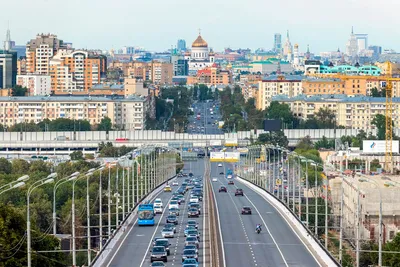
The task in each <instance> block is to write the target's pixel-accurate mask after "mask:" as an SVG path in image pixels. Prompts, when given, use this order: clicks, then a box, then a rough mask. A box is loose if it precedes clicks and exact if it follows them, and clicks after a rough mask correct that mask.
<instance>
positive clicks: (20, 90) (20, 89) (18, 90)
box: [11, 85, 28, 96]
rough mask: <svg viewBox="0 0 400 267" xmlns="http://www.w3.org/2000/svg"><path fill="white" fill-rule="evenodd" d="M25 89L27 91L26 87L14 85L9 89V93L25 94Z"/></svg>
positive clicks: (15, 94) (14, 94)
mask: <svg viewBox="0 0 400 267" xmlns="http://www.w3.org/2000/svg"><path fill="white" fill-rule="evenodd" d="M27 91H28V88H26V87H22V86H21V85H15V86H14V87H13V88H12V89H11V95H12V96H25V95H26V92H27Z"/></svg>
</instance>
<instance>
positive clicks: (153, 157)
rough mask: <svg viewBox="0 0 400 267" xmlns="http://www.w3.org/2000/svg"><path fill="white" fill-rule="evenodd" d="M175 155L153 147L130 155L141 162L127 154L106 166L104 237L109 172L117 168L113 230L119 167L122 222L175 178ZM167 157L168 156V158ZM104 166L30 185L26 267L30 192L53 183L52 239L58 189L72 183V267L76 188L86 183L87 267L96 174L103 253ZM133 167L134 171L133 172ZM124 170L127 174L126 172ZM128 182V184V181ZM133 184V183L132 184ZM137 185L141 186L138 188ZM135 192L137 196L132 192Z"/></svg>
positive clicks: (4, 188)
mask: <svg viewBox="0 0 400 267" xmlns="http://www.w3.org/2000/svg"><path fill="white" fill-rule="evenodd" d="M175 154H176V151H175V150H174V149H170V148H166V147H155V146H146V147H143V148H141V149H138V150H135V151H133V153H132V155H136V156H139V155H140V160H138V159H137V158H136V157H135V158H132V159H133V160H132V161H130V160H129V159H128V157H129V156H130V154H128V155H125V156H122V157H120V158H118V159H117V160H115V161H112V162H110V163H109V164H108V188H107V194H106V196H107V198H108V202H107V206H108V212H107V213H108V214H107V217H108V235H107V237H108V238H110V237H112V235H111V232H112V225H111V224H112V223H111V221H112V220H111V212H112V211H111V197H112V191H111V168H112V167H114V166H116V168H117V174H116V185H115V190H116V193H115V194H114V195H113V196H114V197H115V198H116V203H115V207H116V209H115V210H116V218H115V222H116V223H115V227H116V229H117V228H118V227H119V226H120V222H122V221H123V220H122V221H120V220H119V214H118V210H119V208H121V207H120V206H119V198H120V194H119V191H118V184H119V183H120V181H119V166H122V218H123V219H125V218H126V217H127V215H129V213H130V212H131V211H132V210H133V208H134V207H135V203H136V204H137V203H138V202H139V201H140V200H141V199H142V198H143V197H144V196H145V195H147V194H148V193H149V192H151V191H152V190H154V188H156V187H157V186H159V185H160V184H162V183H164V182H165V181H167V180H168V179H169V178H171V177H173V176H174V175H175V173H176V172H175V170H176V158H175ZM168 155H169V156H168ZM105 167H106V165H105V164H103V165H101V166H100V167H98V168H93V169H90V170H88V171H87V172H85V173H83V174H81V173H80V172H74V173H73V174H71V175H69V176H67V177H63V178H61V179H59V180H57V181H56V182H55V180H56V178H57V173H51V174H50V175H48V176H47V177H45V178H42V179H40V180H38V181H36V182H34V183H33V184H32V185H30V187H29V189H28V191H27V254H28V257H27V260H28V264H27V265H28V267H31V266H32V247H31V242H32V241H31V222H30V198H31V194H32V192H33V191H34V190H35V189H36V188H38V187H40V186H43V185H46V184H50V183H54V182H55V184H54V187H53V214H52V217H53V235H54V236H56V234H57V213H56V192H57V189H58V188H59V187H60V186H61V185H63V184H66V183H68V182H72V205H71V213H72V219H71V220H72V221H71V222H72V229H71V230H72V237H71V238H72V266H76V264H77V262H76V252H77V249H76V238H77V237H76V233H75V229H76V221H75V219H76V215H75V184H76V183H77V182H78V181H79V180H81V179H86V220H87V225H86V228H87V236H86V237H87V250H86V251H87V258H88V265H90V264H91V261H92V259H91V251H92V248H91V239H92V237H91V231H90V229H91V227H92V226H91V224H90V216H91V214H90V194H89V189H90V187H89V185H90V184H89V183H90V181H89V180H90V178H91V177H92V176H93V174H94V173H96V172H99V240H100V242H99V249H100V252H101V251H102V249H103V236H104V235H103V202H102V196H103V191H102V190H103V189H102V178H103V177H102V172H103V170H104V169H105ZM135 167H136V169H134V168H135ZM125 169H126V172H125ZM27 180H29V176H28V175H24V176H21V177H20V178H18V179H17V180H16V181H13V182H11V183H8V184H6V185H3V186H0V195H1V194H3V193H5V192H7V191H9V190H12V189H16V188H20V187H23V186H24V185H25V182H26V181H27ZM130 180H131V181H130ZM135 180H136V183H135ZM125 182H127V188H125ZM139 183H140V185H139ZM135 190H136V192H135ZM125 192H127V197H128V200H127V205H128V206H127V210H126V202H125V201H126V195H125Z"/></svg>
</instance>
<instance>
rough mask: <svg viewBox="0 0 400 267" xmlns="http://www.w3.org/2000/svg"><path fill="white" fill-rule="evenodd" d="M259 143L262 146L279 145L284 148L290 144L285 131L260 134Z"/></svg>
mask: <svg viewBox="0 0 400 267" xmlns="http://www.w3.org/2000/svg"><path fill="white" fill-rule="evenodd" d="M257 141H258V142H259V143H262V144H273V145H275V144H277V145H279V146H282V147H287V146H288V144H289V140H288V139H287V137H286V136H285V133H284V132H283V131H276V132H271V133H263V134H260V135H259V136H258V139H257Z"/></svg>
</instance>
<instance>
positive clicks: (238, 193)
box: [235, 188, 243, 196]
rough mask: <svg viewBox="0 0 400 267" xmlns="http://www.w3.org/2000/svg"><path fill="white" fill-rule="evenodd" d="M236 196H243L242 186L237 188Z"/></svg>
mask: <svg viewBox="0 0 400 267" xmlns="http://www.w3.org/2000/svg"><path fill="white" fill-rule="evenodd" d="M235 196H243V189H240V188H238V189H236V191H235Z"/></svg>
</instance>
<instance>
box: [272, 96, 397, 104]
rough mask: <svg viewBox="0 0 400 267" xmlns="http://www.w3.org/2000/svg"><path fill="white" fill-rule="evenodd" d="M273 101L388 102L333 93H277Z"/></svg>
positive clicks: (374, 98) (394, 100) (368, 97)
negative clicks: (291, 94) (290, 95)
mask: <svg viewBox="0 0 400 267" xmlns="http://www.w3.org/2000/svg"><path fill="white" fill-rule="evenodd" d="M272 100H273V101H287V102H292V101H305V102H326V101H334V102H348V103H360V102H362V103H386V98H385V97H370V96H364V95H355V96H347V95H343V94H332V95H328V94H325V95H312V96H307V95H298V96H295V97H288V96H286V95H276V96H273V97H272ZM393 102H394V103H400V97H393Z"/></svg>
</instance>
